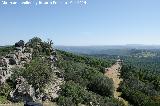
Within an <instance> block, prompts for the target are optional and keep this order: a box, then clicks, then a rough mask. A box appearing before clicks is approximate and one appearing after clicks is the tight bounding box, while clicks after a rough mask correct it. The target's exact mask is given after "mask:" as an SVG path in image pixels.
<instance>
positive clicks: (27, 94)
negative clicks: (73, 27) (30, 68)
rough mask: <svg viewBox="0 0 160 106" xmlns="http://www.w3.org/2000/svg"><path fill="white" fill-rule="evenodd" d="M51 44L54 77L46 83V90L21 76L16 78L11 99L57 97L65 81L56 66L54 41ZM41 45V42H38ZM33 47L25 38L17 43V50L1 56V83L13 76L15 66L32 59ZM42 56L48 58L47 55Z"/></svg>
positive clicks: (49, 98)
mask: <svg viewBox="0 0 160 106" xmlns="http://www.w3.org/2000/svg"><path fill="white" fill-rule="evenodd" d="M48 44H49V45H50V48H49V49H50V50H49V51H50V56H49V57H48V59H49V60H50V62H51V69H52V71H53V72H54V74H53V79H52V81H51V82H49V83H48V84H47V85H46V88H45V89H44V90H45V92H44V93H41V92H40V91H38V89H36V90H35V89H34V88H33V87H32V85H30V84H28V82H27V81H26V80H25V79H24V78H23V77H21V76H20V77H19V78H17V79H16V82H15V85H16V88H15V89H14V90H13V91H11V92H10V100H11V101H14V102H17V101H26V102H27V101H37V100H46V99H48V100H51V101H52V100H53V99H55V98H57V97H58V96H59V95H58V91H59V90H60V86H61V85H62V84H63V83H64V79H63V75H62V73H61V72H60V71H59V70H58V69H57V68H56V67H55V66H54V64H55V62H56V61H57V54H56V50H55V49H54V48H53V45H52V44H53V43H52V41H50V42H48ZM37 46H38V47H40V46H41V44H40V43H38V44H37ZM32 53H33V48H31V47H30V46H29V44H25V43H24V41H23V40H20V41H19V42H17V43H15V50H14V51H13V52H11V53H9V54H8V55H6V56H5V57H1V58H0V84H3V83H5V81H6V80H7V79H8V78H9V77H10V76H11V74H12V69H13V68H17V67H18V68H22V67H24V65H25V64H26V63H29V62H30V61H31V60H32ZM42 58H44V59H46V57H43V56H42Z"/></svg>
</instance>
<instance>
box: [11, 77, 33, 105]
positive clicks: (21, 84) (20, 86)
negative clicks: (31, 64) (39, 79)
mask: <svg viewBox="0 0 160 106" xmlns="http://www.w3.org/2000/svg"><path fill="white" fill-rule="evenodd" d="M34 99H35V90H34V88H33V87H32V86H31V85H29V84H28V82H27V81H26V80H25V79H24V78H23V77H19V78H17V79H16V88H15V90H13V91H11V92H10V100H11V101H14V102H18V101H25V102H28V101H34Z"/></svg>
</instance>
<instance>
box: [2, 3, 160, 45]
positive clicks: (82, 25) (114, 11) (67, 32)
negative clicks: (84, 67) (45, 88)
mask: <svg viewBox="0 0 160 106" xmlns="http://www.w3.org/2000/svg"><path fill="white" fill-rule="evenodd" d="M0 1H1V0H0ZM6 1H7V0H6ZM17 1H18V0H17ZM19 1H21V0H19ZM42 1H44V0H42ZM46 1H47V0H46ZM55 1H57V2H61V4H60V3H59V4H58V3H57V4H56V5H54V6H49V5H46V6H44V5H43V6H35V5H31V6H23V5H17V6H15V5H14V6H13V5H2V3H0V45H6V44H13V43H14V42H16V41H18V40H20V39H24V40H28V39H30V38H32V37H33V36H39V37H41V38H42V39H45V40H46V39H48V38H50V39H52V40H53V41H54V43H55V44H56V45H117V44H119V45H122V44H160V0H86V1H87V4H86V5H83V6H81V5H79V4H76V3H74V4H72V5H64V4H63V3H62V2H65V1H71V0H55ZM72 1H74V2H75V1H77V0H72Z"/></svg>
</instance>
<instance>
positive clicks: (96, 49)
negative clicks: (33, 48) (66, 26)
mask: <svg viewBox="0 0 160 106" xmlns="http://www.w3.org/2000/svg"><path fill="white" fill-rule="evenodd" d="M56 48H57V49H60V50H65V51H68V52H72V53H78V54H89V55H94V54H105V55H120V56H126V55H133V54H135V53H136V54H137V53H141V52H142V51H144V50H149V51H151V52H154V51H159V50H160V46H158V45H157V46H154V45H139V44H128V45H120V46H118V45H117V46H116V45H114V46H56Z"/></svg>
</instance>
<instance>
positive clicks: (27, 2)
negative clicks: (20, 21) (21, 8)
mask: <svg viewBox="0 0 160 106" xmlns="http://www.w3.org/2000/svg"><path fill="white" fill-rule="evenodd" d="M22 4H25V5H28V4H31V2H29V1H24V2H22Z"/></svg>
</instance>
